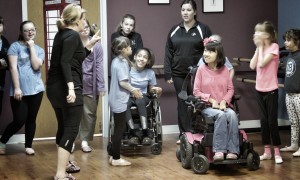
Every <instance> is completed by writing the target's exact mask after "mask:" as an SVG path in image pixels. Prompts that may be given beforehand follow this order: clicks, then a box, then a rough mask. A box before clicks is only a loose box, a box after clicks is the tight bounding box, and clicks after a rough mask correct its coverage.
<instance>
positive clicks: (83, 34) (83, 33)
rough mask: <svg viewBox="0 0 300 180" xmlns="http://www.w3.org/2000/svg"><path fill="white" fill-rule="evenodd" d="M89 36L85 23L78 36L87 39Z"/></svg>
mask: <svg viewBox="0 0 300 180" xmlns="http://www.w3.org/2000/svg"><path fill="white" fill-rule="evenodd" d="M89 35H90V27H89V25H88V24H87V22H85V26H84V29H83V30H82V31H81V32H80V36H82V37H88V36H89Z"/></svg>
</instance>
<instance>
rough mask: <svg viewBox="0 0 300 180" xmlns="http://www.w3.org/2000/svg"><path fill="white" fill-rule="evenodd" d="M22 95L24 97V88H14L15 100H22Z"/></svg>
mask: <svg viewBox="0 0 300 180" xmlns="http://www.w3.org/2000/svg"><path fill="white" fill-rule="evenodd" d="M22 97H23V93H22V90H21V89H20V88H16V89H15V90H14V98H15V100H17V101H21V100H22Z"/></svg>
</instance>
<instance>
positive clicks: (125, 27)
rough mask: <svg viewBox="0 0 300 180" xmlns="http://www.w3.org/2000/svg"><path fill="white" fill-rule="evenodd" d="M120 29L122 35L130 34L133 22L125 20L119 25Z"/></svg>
mask: <svg viewBox="0 0 300 180" xmlns="http://www.w3.org/2000/svg"><path fill="white" fill-rule="evenodd" d="M121 27H122V31H123V32H124V34H126V35H128V34H130V33H131V32H132V31H133V29H134V20H133V19H130V18H125V19H124V20H123V22H122V23H121Z"/></svg>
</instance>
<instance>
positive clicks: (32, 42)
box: [26, 39, 34, 47]
mask: <svg viewBox="0 0 300 180" xmlns="http://www.w3.org/2000/svg"><path fill="white" fill-rule="evenodd" d="M26 43H27V45H28V47H34V40H32V39H29V40H28V41H26Z"/></svg>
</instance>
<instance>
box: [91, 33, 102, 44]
mask: <svg viewBox="0 0 300 180" xmlns="http://www.w3.org/2000/svg"><path fill="white" fill-rule="evenodd" d="M100 39H101V37H100V30H98V31H97V32H96V33H95V34H94V36H93V37H92V39H91V40H90V43H91V45H92V46H94V45H95V44H96V42H98V41H99V40H100Z"/></svg>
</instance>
